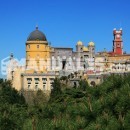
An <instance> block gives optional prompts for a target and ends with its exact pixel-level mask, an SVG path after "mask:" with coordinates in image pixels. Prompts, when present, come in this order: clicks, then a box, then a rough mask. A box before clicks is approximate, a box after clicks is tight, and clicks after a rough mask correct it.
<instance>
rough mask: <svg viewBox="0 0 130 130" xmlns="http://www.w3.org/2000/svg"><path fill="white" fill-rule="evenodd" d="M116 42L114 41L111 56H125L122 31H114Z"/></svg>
mask: <svg viewBox="0 0 130 130" xmlns="http://www.w3.org/2000/svg"><path fill="white" fill-rule="evenodd" d="M113 35H114V40H113V51H112V52H110V53H109V54H110V55H123V40H122V29H120V30H116V29H114V30H113Z"/></svg>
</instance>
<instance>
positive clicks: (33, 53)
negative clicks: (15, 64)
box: [26, 40, 51, 73]
mask: <svg viewBox="0 0 130 130" xmlns="http://www.w3.org/2000/svg"><path fill="white" fill-rule="evenodd" d="M50 51H51V48H50V46H49V45H48V43H47V41H38V40H37V41H27V42H26V67H27V69H28V70H27V71H28V72H31V73H33V72H34V71H35V70H36V69H37V70H36V71H37V72H43V73H44V72H47V71H48V70H49V67H50Z"/></svg>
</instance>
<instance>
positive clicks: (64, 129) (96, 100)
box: [0, 75, 130, 130]
mask: <svg viewBox="0 0 130 130" xmlns="http://www.w3.org/2000/svg"><path fill="white" fill-rule="evenodd" d="M79 84H80V85H79V87H74V88H73V87H72V88H68V87H67V86H66V85H65V84H63V83H61V81H60V79H55V81H54V84H53V89H52V92H51V94H50V97H48V96H47V95H46V94H44V93H43V91H41V90H38V91H37V92H36V93H35V94H32V95H33V96H32V95H31V97H32V98H31V99H30V100H31V101H28V102H27V100H25V98H24V96H23V95H22V93H21V92H17V91H16V90H15V89H14V88H12V87H11V83H10V82H9V81H4V80H2V79H1V80H0V130H130V75H125V76H119V75H116V76H114V75H112V76H110V77H108V78H106V79H105V80H104V82H103V83H102V84H100V85H97V86H94V87H90V86H89V85H88V83H87V82H86V81H84V80H81V81H80V83H79ZM26 98H27V97H26Z"/></svg>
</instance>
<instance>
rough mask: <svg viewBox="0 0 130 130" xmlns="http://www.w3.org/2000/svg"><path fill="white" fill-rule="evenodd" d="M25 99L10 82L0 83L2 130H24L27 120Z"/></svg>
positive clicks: (2, 81)
mask: <svg viewBox="0 0 130 130" xmlns="http://www.w3.org/2000/svg"><path fill="white" fill-rule="evenodd" d="M26 110H27V106H26V104H25V100H24V97H23V96H22V95H20V94H19V93H18V92H17V91H16V90H15V89H13V88H12V87H11V83H10V82H9V81H4V80H1V81H0V130H15V129H18V130H22V128H23V124H24V121H25V119H26V118H27V111H26Z"/></svg>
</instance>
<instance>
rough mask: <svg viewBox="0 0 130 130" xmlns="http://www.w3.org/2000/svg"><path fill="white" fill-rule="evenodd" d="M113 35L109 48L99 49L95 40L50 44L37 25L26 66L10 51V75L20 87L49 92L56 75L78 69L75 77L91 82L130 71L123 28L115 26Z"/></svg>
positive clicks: (30, 41)
mask: <svg viewBox="0 0 130 130" xmlns="http://www.w3.org/2000/svg"><path fill="white" fill-rule="evenodd" d="M113 35H114V40H113V50H112V51H110V52H106V51H102V52H98V53H96V52H95V44H94V42H89V43H88V46H85V45H84V44H83V43H82V42H81V41H78V42H77V43H76V51H73V48H69V47H65V48H63V47H51V46H50V45H49V43H48V41H47V38H46V36H45V34H44V33H43V32H41V31H40V30H39V29H38V27H36V29H35V30H34V31H33V32H31V33H30V35H29V36H28V38H27V41H26V64H25V66H20V65H18V63H17V61H16V60H15V58H14V57H13V55H12V54H11V56H10V63H9V65H8V69H7V70H8V74H7V79H8V80H11V81H12V84H13V87H15V88H16V89H17V90H19V91H20V90H27V91H28V90H33V91H35V90H38V89H41V90H43V91H45V92H49V93H50V91H51V89H52V83H53V81H54V79H55V77H61V76H68V75H70V74H74V73H75V72H76V73H78V77H77V75H76V76H74V77H73V79H72V80H73V81H75V79H77V78H78V79H80V78H81V77H82V78H85V79H86V80H88V82H89V83H90V84H91V85H92V84H93V83H95V84H98V83H100V82H101V80H102V78H101V77H102V75H104V74H111V73H127V72H129V71H130V55H129V54H125V53H124V52H123V40H122V29H120V30H116V29H114V30H113ZM12 66H13V67H12ZM79 77H80V78H79ZM74 83H75V82H74Z"/></svg>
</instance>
